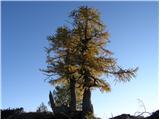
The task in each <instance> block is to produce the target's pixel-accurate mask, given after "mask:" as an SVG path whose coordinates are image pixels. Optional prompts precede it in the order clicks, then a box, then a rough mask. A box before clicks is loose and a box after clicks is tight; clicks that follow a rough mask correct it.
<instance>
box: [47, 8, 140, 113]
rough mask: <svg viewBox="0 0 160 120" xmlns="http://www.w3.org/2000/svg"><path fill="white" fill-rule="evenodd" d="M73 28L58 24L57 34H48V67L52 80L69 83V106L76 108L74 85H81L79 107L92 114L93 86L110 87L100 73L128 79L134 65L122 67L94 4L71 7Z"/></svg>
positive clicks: (102, 88) (105, 89)
mask: <svg viewBox="0 0 160 120" xmlns="http://www.w3.org/2000/svg"><path fill="white" fill-rule="evenodd" d="M69 17H70V18H72V22H71V23H72V28H70V29H69V28H68V27H66V26H62V27H59V28H58V29H57V31H56V34H54V35H52V36H49V38H48V40H49V42H50V47H49V48H47V53H48V57H47V63H48V66H47V69H46V70H44V71H45V72H46V73H48V75H49V76H55V75H57V76H58V78H57V79H53V78H52V77H51V80H50V83H51V84H59V83H63V84H64V85H65V84H68V85H69V86H70V96H71V101H70V107H71V110H72V111H75V110H76V92H75V91H76V88H82V89H83V99H82V110H83V113H84V115H87V114H90V113H91V114H93V106H92V103H91V90H92V88H100V90H103V91H106V92H108V91H110V90H111V88H110V85H109V83H107V81H105V80H103V79H101V76H102V75H106V76H108V75H112V76H114V77H115V78H116V79H117V80H119V81H123V82H126V81H129V80H130V79H132V78H133V77H135V73H136V71H137V68H135V69H133V68H131V69H122V68H121V67H120V66H119V65H118V63H117V61H116V59H115V58H113V54H112V52H111V51H109V50H108V49H107V47H106V45H108V44H109V33H108V32H106V31H105V25H104V24H103V22H102V21H101V19H100V13H99V12H98V10H96V9H94V8H89V7H87V6H81V7H79V8H78V9H76V10H73V11H72V12H71V13H70V15H69Z"/></svg>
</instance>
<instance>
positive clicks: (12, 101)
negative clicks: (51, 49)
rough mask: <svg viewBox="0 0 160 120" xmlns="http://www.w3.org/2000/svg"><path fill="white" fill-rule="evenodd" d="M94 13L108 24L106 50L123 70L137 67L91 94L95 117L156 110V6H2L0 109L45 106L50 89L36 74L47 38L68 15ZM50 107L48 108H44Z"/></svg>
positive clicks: (43, 76)
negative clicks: (129, 76)
mask: <svg viewBox="0 0 160 120" xmlns="http://www.w3.org/2000/svg"><path fill="white" fill-rule="evenodd" d="M81 5H88V6H89V7H94V8H97V9H98V10H99V11H100V12H101V18H102V21H103V22H104V23H105V24H106V25H107V28H106V31H109V33H110V41H111V43H110V44H109V45H108V46H106V47H108V49H110V50H111V51H112V52H113V53H114V57H116V58H117V60H118V63H119V64H120V66H121V67H123V68H129V67H137V66H138V67H139V70H138V72H137V77H136V78H135V79H133V80H132V81H131V82H128V83H117V84H115V82H114V79H112V78H110V79H109V78H105V79H106V80H107V81H108V82H109V83H110V84H111V87H112V91H111V92H110V93H101V92H100V91H99V90H94V91H93V94H92V103H93V105H94V112H95V114H96V115H97V116H99V117H103V118H108V117H111V113H112V114H113V116H115V115H118V114H121V113H130V114H134V113H135V112H136V111H138V110H139V111H143V109H142V108H140V107H139V104H138V101H137V99H138V98H139V99H141V100H143V102H144V104H145V106H146V109H147V111H149V112H153V111H154V110H156V109H158V2H73V1H72V2H53V1H52V2H2V6H1V7H2V19H1V20H2V33H1V35H2V83H1V84H2V105H1V106H2V108H8V107H11V108H14V107H24V109H25V110H26V111H35V110H36V108H37V106H38V105H39V104H40V103H41V102H44V103H45V104H47V102H48V93H49V90H52V89H53V87H52V86H50V85H49V84H48V83H47V82H44V79H45V78H46V76H45V75H43V74H42V73H41V72H40V71H39V69H40V68H45V67H46V63H45V60H46V54H45V51H44V47H45V46H48V42H47V39H46V38H47V36H48V35H51V34H53V33H54V32H55V30H56V28H57V27H59V26H61V25H64V24H67V22H66V20H69V19H68V14H69V12H70V11H71V10H73V9H75V8H77V7H79V6H81ZM48 108H49V107H48Z"/></svg>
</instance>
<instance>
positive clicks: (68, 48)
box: [43, 26, 78, 111]
mask: <svg viewBox="0 0 160 120" xmlns="http://www.w3.org/2000/svg"><path fill="white" fill-rule="evenodd" d="M74 39H75V38H74V37H73V35H72V32H71V30H70V29H69V28H68V27H66V26H62V27H59V28H57V31H56V34H54V35H51V36H49V37H48V40H49V43H50V46H49V48H46V50H47V63H48V65H47V69H46V70H43V71H44V72H46V73H47V75H48V76H49V78H50V81H49V83H51V84H53V85H56V84H63V85H69V91H70V96H71V99H70V105H69V107H70V110H71V111H76V93H75V89H76V88H75V87H76V81H75V80H76V79H75V77H76V76H77V75H78V73H77V65H76V64H75V61H74V59H73V56H74V55H75V54H74V53H75V51H74V49H73V48H74V46H75V41H74ZM53 76H54V77H53ZM55 76H57V77H55ZM66 92H67V91H66Z"/></svg>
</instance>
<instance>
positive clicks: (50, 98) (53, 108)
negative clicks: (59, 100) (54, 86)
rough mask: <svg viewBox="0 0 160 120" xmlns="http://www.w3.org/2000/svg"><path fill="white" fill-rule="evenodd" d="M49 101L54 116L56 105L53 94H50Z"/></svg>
mask: <svg viewBox="0 0 160 120" xmlns="http://www.w3.org/2000/svg"><path fill="white" fill-rule="evenodd" d="M49 101H50V106H51V108H52V111H53V114H55V112H56V110H55V103H54V98H53V95H52V92H51V91H50V92H49Z"/></svg>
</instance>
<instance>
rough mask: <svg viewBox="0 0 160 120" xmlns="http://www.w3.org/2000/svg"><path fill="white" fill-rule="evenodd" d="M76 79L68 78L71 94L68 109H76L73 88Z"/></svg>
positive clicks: (74, 90) (72, 110)
mask: <svg viewBox="0 0 160 120" xmlns="http://www.w3.org/2000/svg"><path fill="white" fill-rule="evenodd" d="M75 85H76V81H75V80H74V78H72V79H70V94H71V101H70V105H69V106H70V111H71V112H74V111H76V89H75Z"/></svg>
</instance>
